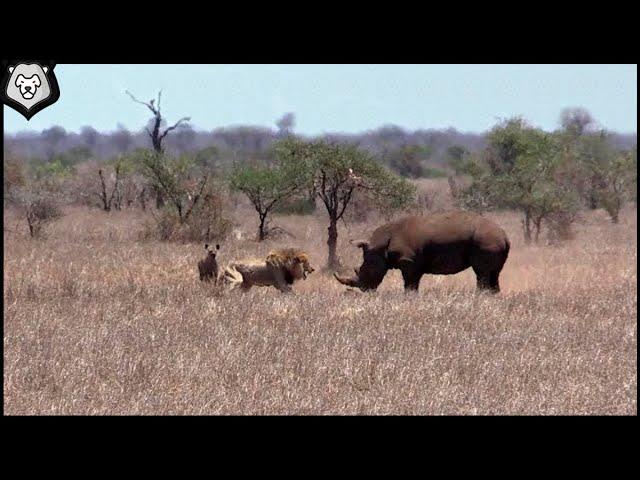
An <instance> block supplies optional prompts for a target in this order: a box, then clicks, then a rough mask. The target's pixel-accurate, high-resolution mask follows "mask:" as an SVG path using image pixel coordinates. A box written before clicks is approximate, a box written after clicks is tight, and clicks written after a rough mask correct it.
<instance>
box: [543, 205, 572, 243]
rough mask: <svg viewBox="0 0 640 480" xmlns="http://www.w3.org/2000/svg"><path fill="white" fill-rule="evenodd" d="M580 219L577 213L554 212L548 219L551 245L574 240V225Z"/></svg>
mask: <svg viewBox="0 0 640 480" xmlns="http://www.w3.org/2000/svg"><path fill="white" fill-rule="evenodd" d="M577 219H578V213H577V211H569V210H565V211H558V212H553V213H551V214H550V215H549V216H548V217H547V240H548V241H549V243H550V244H558V243H560V242H563V241H566V240H571V239H573V238H574V236H575V233H574V231H573V228H572V227H573V224H574V223H575V221H576V220H577Z"/></svg>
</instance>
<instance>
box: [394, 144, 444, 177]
mask: <svg viewBox="0 0 640 480" xmlns="http://www.w3.org/2000/svg"><path fill="white" fill-rule="evenodd" d="M430 156H431V149H430V148H429V147H421V146H418V145H405V146H403V147H402V148H399V149H397V150H392V151H391V152H388V153H386V154H385V155H384V158H385V160H386V161H387V163H388V165H389V168H391V169H392V170H394V171H395V172H397V173H399V174H400V175H402V176H405V177H410V178H420V177H429V176H430V175H433V174H434V172H435V169H431V168H427V167H425V165H424V163H425V162H426V161H427V160H428V159H429V157H430Z"/></svg>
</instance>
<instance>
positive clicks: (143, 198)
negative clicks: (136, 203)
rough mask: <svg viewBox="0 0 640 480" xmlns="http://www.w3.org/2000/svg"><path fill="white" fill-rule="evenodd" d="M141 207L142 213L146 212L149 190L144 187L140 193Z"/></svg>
mask: <svg viewBox="0 0 640 480" xmlns="http://www.w3.org/2000/svg"><path fill="white" fill-rule="evenodd" d="M140 206H141V207H142V211H143V212H144V211H145V210H146V209H147V189H146V187H143V188H142V190H141V191H140Z"/></svg>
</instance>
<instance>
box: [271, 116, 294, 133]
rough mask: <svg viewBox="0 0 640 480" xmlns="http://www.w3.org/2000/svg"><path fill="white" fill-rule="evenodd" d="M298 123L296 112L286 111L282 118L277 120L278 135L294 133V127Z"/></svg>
mask: <svg viewBox="0 0 640 480" xmlns="http://www.w3.org/2000/svg"><path fill="white" fill-rule="evenodd" d="M295 125H296V115H295V114H294V113H291V112H289V113H285V114H284V115H283V116H282V118H280V119H279V120H278V121H277V122H276V126H277V127H278V137H280V138H283V137H287V136H289V135H291V134H292V133H293V128H294V127H295Z"/></svg>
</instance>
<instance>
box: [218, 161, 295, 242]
mask: <svg viewBox="0 0 640 480" xmlns="http://www.w3.org/2000/svg"><path fill="white" fill-rule="evenodd" d="M292 166H293V165H292V164H284V165H277V166H275V167H269V166H261V165H237V166H236V167H235V169H234V170H233V172H232V173H231V175H230V184H231V187H232V188H233V189H234V190H237V191H240V192H242V193H244V194H245V195H246V196H247V197H248V198H249V201H250V202H251V204H252V205H253V208H255V210H256V212H258V218H259V221H260V223H259V227H258V240H259V241H262V240H264V239H265V238H266V236H267V230H266V228H267V225H268V217H269V215H270V214H271V212H273V210H274V209H276V208H277V207H278V206H279V205H280V204H281V203H282V202H283V201H284V200H286V199H288V198H289V197H291V196H292V195H293V194H294V193H296V192H297V191H298V190H300V189H301V188H302V186H303V182H302V181H301V180H300V178H301V177H300V176H299V175H297V172H296V170H295V169H294V168H292Z"/></svg>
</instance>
